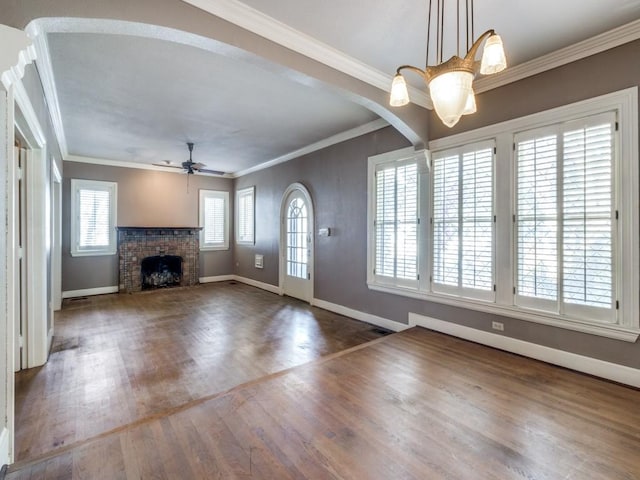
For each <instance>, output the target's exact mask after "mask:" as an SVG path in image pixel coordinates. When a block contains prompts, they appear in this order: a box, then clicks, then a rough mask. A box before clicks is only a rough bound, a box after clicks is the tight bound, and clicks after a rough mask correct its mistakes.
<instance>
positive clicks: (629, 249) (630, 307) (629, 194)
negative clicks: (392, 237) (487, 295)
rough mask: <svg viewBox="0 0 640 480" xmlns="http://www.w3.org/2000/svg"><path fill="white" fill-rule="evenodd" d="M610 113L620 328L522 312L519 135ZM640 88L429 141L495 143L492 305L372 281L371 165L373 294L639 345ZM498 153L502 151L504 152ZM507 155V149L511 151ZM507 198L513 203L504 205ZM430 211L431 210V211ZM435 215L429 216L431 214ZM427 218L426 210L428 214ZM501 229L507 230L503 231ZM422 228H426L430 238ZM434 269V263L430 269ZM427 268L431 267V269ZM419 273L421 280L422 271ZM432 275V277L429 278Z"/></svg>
mask: <svg viewBox="0 0 640 480" xmlns="http://www.w3.org/2000/svg"><path fill="white" fill-rule="evenodd" d="M605 111H616V112H617V115H618V118H617V120H618V125H619V130H618V132H617V136H618V139H617V146H618V148H619V152H618V155H617V158H616V161H617V162H618V163H617V164H616V168H615V171H616V172H617V175H616V178H614V185H615V192H616V200H617V205H616V207H617V209H618V212H619V219H620V226H619V227H618V232H619V248H618V251H617V258H616V259H615V263H616V264H617V265H623V262H622V260H623V259H624V265H625V266H628V268H617V269H616V274H617V277H616V281H617V288H618V300H619V302H620V306H619V320H618V323H616V324H607V323H599V322H593V321H584V320H581V319H579V318H570V317H566V316H562V315H557V314H552V313H549V312H542V311H540V310H536V309H533V308H524V307H516V306H515V305H514V304H513V281H514V280H513V279H514V276H513V267H514V265H515V263H514V262H515V260H514V258H513V256H514V240H515V239H514V233H513V228H512V227H513V226H512V215H513V211H512V210H513V206H514V205H515V199H514V195H515V187H514V184H513V178H514V168H515V167H514V161H513V160H514V152H513V139H514V136H515V135H516V134H517V133H519V132H521V131H525V130H532V129H535V128H541V127H544V126H548V125H552V124H557V123H563V122H569V121H572V120H575V119H577V118H579V117H585V116H592V115H597V114H600V113H603V112H605ZM637 132H638V88H637V87H632V88H628V89H625V90H620V91H618V92H613V93H610V94H606V95H602V96H599V97H595V98H591V99H587V100H583V101H580V102H576V103H573V104H569V105H565V106H561V107H557V108H554V109H550V110H547V111H544V112H539V113H535V114H532V115H528V116H525V117H521V118H518V119H514V120H509V121H506V122H501V123H498V124H495V125H490V126H487V127H482V128H480V129H477V130H472V131H468V132H463V133H460V134H457V135H452V136H450V137H445V138H441V139H437V140H433V141H431V142H430V144H429V148H430V150H431V151H440V150H448V149H453V148H457V147H460V146H463V145H465V144H470V143H477V142H481V141H484V140H489V139H491V138H494V139H495V141H496V148H497V151H498V157H497V158H496V169H495V189H494V192H495V193H494V194H495V198H496V203H495V211H496V217H497V224H498V228H496V235H495V241H496V243H495V261H496V265H495V275H496V281H497V285H496V300H495V303H490V302H486V301H481V300H474V299H471V298H464V297H460V296H454V295H447V294H443V293H433V292H431V291H430V286H429V285H428V282H427V285H425V284H424V282H422V281H421V282H420V287H419V288H418V289H407V288H402V287H399V286H395V285H380V284H376V283H375V282H373V281H371V280H372V279H371V273H372V264H371V258H372V257H371V255H372V244H371V235H372V231H371V228H372V225H373V224H372V220H371V214H372V212H373V209H372V200H373V199H372V198H371V197H372V193H373V191H372V186H373V177H372V175H371V160H372V159H374V158H376V157H370V165H369V183H368V189H367V190H368V194H369V205H368V226H369V229H370V231H369V232H368V236H367V238H368V244H367V247H368V257H367V284H368V287H369V288H370V289H371V290H376V291H382V292H386V293H391V294H395V295H402V296H406V297H410V298H416V299H420V300H426V301H430V302H434V303H441V304H446V305H452V306H456V307H462V308H467V309H469V310H475V311H479V312H485V313H491V314H495V315H502V316H506V317H510V318H514V319H518V320H525V321H530V322H534V323H540V324H544V325H551V326H554V327H560V328H563V329H568V330H573V331H578V332H583V333H589V334H593V335H598V336H603V337H607V338H612V339H616V340H622V341H627V342H635V341H636V340H637V338H638V336H639V335H640V320H639V319H638V313H639V304H640V299H639V297H640V296H639V295H638V292H639V291H640V234H638V233H637V232H639V231H640V228H639V224H640V218H639V216H638V214H637V212H634V209H635V208H636V207H637V205H638V204H639V201H638V200H639V186H638V184H639V179H638V175H639V172H638V150H639V148H638V133H637ZM407 150H412V149H403V150H400V151H397V152H389V153H388V154H385V155H386V156H387V158H388V159H392V158H394V155H395V156H397V155H399V152H402V151H404V152H405V154H404V155H405V158H406V156H408V154H407V153H406V152H407ZM500 152H503V153H502V154H501V153H500ZM506 152H509V153H508V154H507V153H506ZM430 189H431V185H430V184H429V185H428V186H427V189H425V188H424V187H423V185H422V184H421V185H420V195H419V196H420V198H421V200H420V202H421V205H427V204H428V203H424V200H423V199H422V197H423V196H424V195H428V196H429V197H430ZM506 198H508V199H509V200H510V202H506V201H500V199H506ZM429 208H430V207H429ZM430 213H431V212H430V211H429V212H428V214H429V215H430ZM422 216H423V217H425V215H424V212H423V214H422ZM428 223H429V222H422V225H423V228H421V230H420V239H419V251H420V258H419V259H418V262H419V264H422V267H421V268H424V267H425V265H424V264H425V263H427V262H428V261H429V260H428V257H430V255H431V253H430V251H431V245H430V244H428V243H427V242H429V240H427V239H429V238H430V232H429V228H427V224H428ZM500 225H502V227H500ZM424 229H426V230H427V233H426V234H425V231H424ZM429 268H430V266H429ZM428 271H429V270H427V272H428ZM424 273H425V272H424V271H423V272H421V278H423V274H424ZM427 278H428V275H427Z"/></svg>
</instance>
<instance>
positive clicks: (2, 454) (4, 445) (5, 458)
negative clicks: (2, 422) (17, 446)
mask: <svg viewBox="0 0 640 480" xmlns="http://www.w3.org/2000/svg"><path fill="white" fill-rule="evenodd" d="M10 463H11V458H10V456H9V430H7V428H6V427H3V428H2V430H1V431H0V468H1V467H2V465H9V464H10Z"/></svg>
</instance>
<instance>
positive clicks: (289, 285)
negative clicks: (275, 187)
mask: <svg viewBox="0 0 640 480" xmlns="http://www.w3.org/2000/svg"><path fill="white" fill-rule="evenodd" d="M313 259H314V210H313V202H312V200H311V195H310V194H309V191H308V190H307V188H306V187H305V186H304V185H302V184H301V183H293V184H291V185H290V186H289V187H288V188H287V189H286V190H285V192H284V195H283V197H282V204H281V206H280V291H281V292H282V293H283V294H284V295H288V296H291V297H295V298H298V299H300V300H303V301H305V302H311V300H312V299H313V281H314V274H313V273H314V270H313Z"/></svg>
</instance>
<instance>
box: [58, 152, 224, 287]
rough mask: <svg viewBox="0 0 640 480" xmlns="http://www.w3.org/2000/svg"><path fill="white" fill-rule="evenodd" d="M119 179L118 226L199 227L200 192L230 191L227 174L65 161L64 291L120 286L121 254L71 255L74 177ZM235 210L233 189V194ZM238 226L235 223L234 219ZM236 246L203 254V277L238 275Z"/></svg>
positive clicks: (201, 265) (201, 271)
mask: <svg viewBox="0 0 640 480" xmlns="http://www.w3.org/2000/svg"><path fill="white" fill-rule="evenodd" d="M72 178H78V179H87V180H101V181H109V182H117V184H118V200H117V201H118V213H117V222H116V223H117V225H120V226H150V227H165V226H166V227H169V226H175V227H181V226H182V227H192V226H197V225H198V223H199V221H198V208H199V205H198V202H199V193H198V192H199V190H200V189H207V190H223V191H228V192H231V190H232V181H231V180H229V179H226V178H218V177H208V176H203V175H191V176H190V177H189V189H188V191H187V177H186V175H182V174H179V173H165V172H156V171H152V170H140V169H134V168H121V167H109V166H104V165H93V164H87V163H76V162H64V179H63V186H62V189H63V194H62V224H63V230H62V290H63V291H69V290H82V289H88V288H97V287H108V286H116V285H118V256H117V254H116V255H106V256H96V257H72V256H71V254H70V251H71V241H70V235H71V232H70V230H71V228H70V225H71V222H70V218H71V199H70V187H71V179H72ZM229 199H230V203H231V210H232V211H233V193H232V192H231V193H230V195H229ZM231 225H233V223H231ZM232 260H233V253H232V250H231V249H229V250H223V251H213V252H201V253H200V276H201V277H208V276H215V275H228V274H231V273H233V263H232Z"/></svg>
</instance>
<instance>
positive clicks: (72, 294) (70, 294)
mask: <svg viewBox="0 0 640 480" xmlns="http://www.w3.org/2000/svg"><path fill="white" fill-rule="evenodd" d="M118 290H119V289H118V286H117V285H114V286H113V287H98V288H85V289H84V290H67V291H66V292H62V298H76V297H90V296H91V295H104V294H106V293H118Z"/></svg>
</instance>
